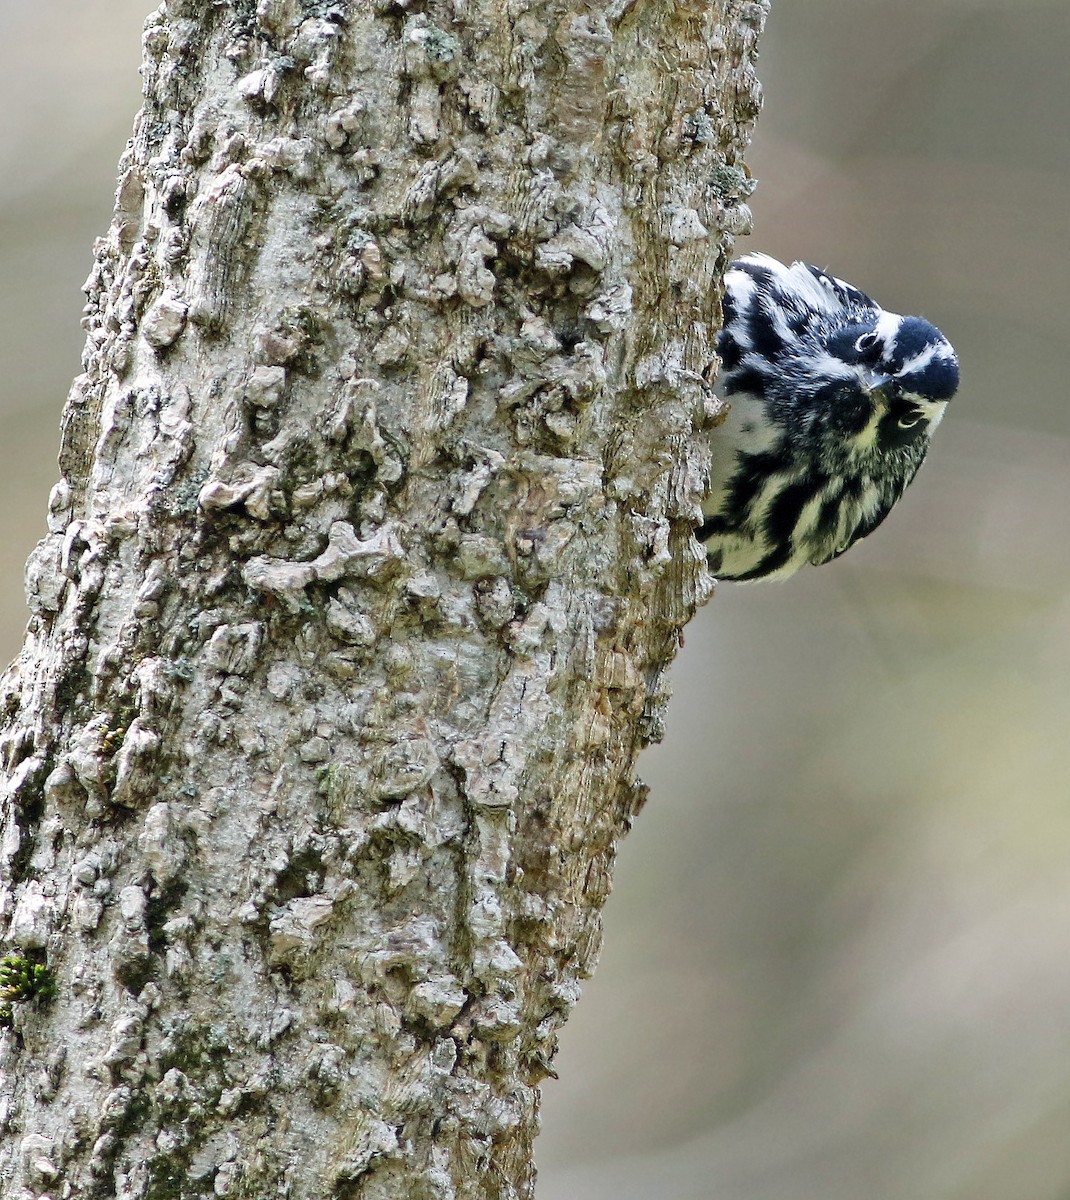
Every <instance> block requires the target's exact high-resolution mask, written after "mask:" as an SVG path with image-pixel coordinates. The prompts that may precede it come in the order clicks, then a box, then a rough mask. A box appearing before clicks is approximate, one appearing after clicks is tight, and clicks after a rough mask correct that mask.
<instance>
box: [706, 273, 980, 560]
mask: <svg viewBox="0 0 1070 1200" xmlns="http://www.w3.org/2000/svg"><path fill="white" fill-rule="evenodd" d="M717 350H718V353H719V354H720V356H721V362H722V367H721V376H720V386H719V390H720V392H721V394H722V395H723V396H724V397H725V398H726V399H727V400H728V401H729V403H730V405H731V411H730V412H729V414H728V417H727V419H726V420H725V421H724V423H723V424H721V425H719V426H718V427H717V428H716V429H714V430H713V436H712V445H713V461H712V466H711V471H710V480H711V489H712V490H711V491H710V494H709V496H708V497H707V498H706V500H705V501H704V503H703V512H704V514H705V517H706V520H705V521H704V522H703V524H702V525H701V526H700V528H699V530H698V536H699V538H700V539H701V540H702V541H704V542H705V544H706V549H707V551H708V553H709V558H710V569H711V570H712V571H713V573H714V574H715V575H717V576H718V577H719V578H721V579H737V580H751V579H779V578H783V577H784V576H787V575H791V574H792V573H793V572H795V571H797V570H798V569H799V567H801V566H803V565H804V564H805V563H815V564H816V563H824V562H828V561H829V559H832V558H835V557H837V555H840V554H842V553H843V552H844V551H845V550H847V549H848V548H849V547H851V546H853V545H854V543H855V542H857V541H858V540H859V538H864V537H865V536H866V535H867V534H868V533H871V532H872V531H873V530H874V529H876V527H877V526H878V525H879V524H880V523H881V521H883V520H884V518H885V517H886V516H887V515H888V513H889V512H890V511H891V509H892V507H893V506H894V505H895V503H896V501H897V500H898V499H899V498H900V497H901V496H902V494H903V492H904V490H905V489H906V486H907V484H908V483H910V481H911V480H912V479H913V478H914V475H915V473H916V472H917V469H918V467H920V466H921V463H922V460H923V459H924V458H925V452H926V451H927V450H928V448H929V439H930V437H931V436H932V432H933V430H934V429H935V428H936V426H937V425H939V423H940V419H941V417H943V415H944V409H945V408H946V407H947V402H948V400H949V399H950V398H951V397H952V396H953V395H954V393H955V390H956V388H957V387H958V382H959V368H958V360H957V359H956V357H955V351H954V350H953V349H952V348H951V344H950V343H949V342H948V340H947V338H945V337H944V335H943V334H942V333H941V332H940V330H939V329H937V328H936V327H935V326H934V325H930V324H929V322H928V321H924V320H922V319H921V318H920V317H901V316H899V315H898V314H896V313H889V312H884V310H883V309H881V308H880V306H879V305H877V304H876V303H875V302H874V301H873V300H871V299H870V298H869V297H868V296H867V295H866V294H865V293H864V292H860V291H859V290H858V289H857V288H854V287H852V286H851V285H850V284H849V283H844V282H843V280H841V279H836V278H834V277H833V276H831V275H828V274H826V273H825V272H824V271H822V270H820V269H819V268H817V267H812V266H809V265H807V264H806V263H800V262H796V263H792V264H791V266H788V267H786V266H784V265H783V264H782V263H779V262H777V261H776V259H774V258H769V257H768V256H767V255H764V254H750V255H747V257H746V258H741V259H740V260H739V261H738V262H735V263H733V264H732V266H731V267H730V268H729V270H728V272H727V273H726V275H725V299H724V328H723V329H722V331H721V334H720V337H719V339H718V344H717Z"/></svg>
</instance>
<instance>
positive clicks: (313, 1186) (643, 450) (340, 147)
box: [0, 0, 766, 1200]
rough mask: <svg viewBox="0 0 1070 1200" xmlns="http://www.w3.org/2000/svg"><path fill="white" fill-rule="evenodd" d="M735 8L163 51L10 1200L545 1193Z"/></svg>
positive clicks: (479, 20) (129, 200)
mask: <svg viewBox="0 0 1070 1200" xmlns="http://www.w3.org/2000/svg"><path fill="white" fill-rule="evenodd" d="M765 7H766V5H765V4H764V3H740V2H737V0H710V2H708V3H707V2H703V0H692V2H691V3H680V2H677V0H614V2H612V3H587V2H583V0H554V2H546V3H543V2H541V0H530V2H524V3H521V2H518V0H451V2H447V0H437V2H428V3H426V4H422V3H416V2H415V0H414V2H412V3H406V2H404V0H396V2H393V3H392V2H390V0H374V2H368V0H360V2H358V0H339V2H337V3H329V2H327V0H260V2H259V3H258V4H257V3H254V2H253V0H215V2H212V3H209V2H206V0H167V2H166V3H165V4H164V6H163V7H162V8H161V9H160V10H159V12H158V13H156V14H155V15H153V16H152V17H150V18H149V20H148V22H147V25H146V32H145V63H144V85H145V106H144V109H143V111H142V112H141V114H140V115H139V117H138V120H137V124H136V129H135V134H134V137H133V139H132V141H131V143H130V146H129V149H128V152H127V154H126V156H125V158H124V160H123V163H122V164H121V182H120V186H119V189H118V194H117V206H116V215H115V220H114V222H113V225H112V227H111V230H110V232H109V234H108V236H107V237H106V238H104V239H102V240H101V241H100V243H99V244H98V246H97V258H96V265H95V268H94V270H93V273H92V275H91V277H90V280H89V283H88V285H87V290H88V296H89V303H88V307H87V329H88V343H87V347H86V353H85V361H84V367H85V373H84V374H83V375H81V376H80V377H79V378H78V379H77V380H76V382H75V385H74V387H73V389H72V391H71V394H70V397H69V399H68V402H67V407H66V410H65V413H64V422H63V440H62V450H61V455H60V467H61V472H62V478H61V481H60V482H59V483H58V484H57V486H56V487H55V489H54V490H53V493H52V497H51V501H50V508H49V533H48V535H47V537H45V539H44V540H43V541H42V542H41V543H40V545H39V546H38V548H37V550H36V551H35V553H34V554H33V556H32V558H31V561H30V564H29V567H28V576H27V578H28V585H27V590H28V596H29V602H30V606H31V612H32V619H31V622H30V626H29V630H28V634H27V639H26V644H25V647H24V649H23V652H22V654H21V656H20V658H19V659H18V660H17V662H16V663H15V664H13V666H12V668H11V669H10V670H9V672H8V675H7V677H6V686H5V694H4V703H5V706H6V707H5V710H4V720H5V733H4V737H3V742H2V751H3V763H4V766H5V769H6V771H5V774H6V785H5V793H4V799H3V808H2V810H0V813H2V846H0V869H2V889H0V919H2V928H3V931H4V933H5V937H6V940H5V943H4V945H5V948H6V951H7V954H8V957H7V959H5V964H6V965H5V966H4V968H3V972H4V973H0V985H3V991H4V993H5V994H6V996H7V998H8V1004H7V1006H6V1010H4V1011H2V1012H0V1023H3V1024H5V1025H6V1026H7V1028H6V1029H5V1031H4V1032H3V1033H2V1034H0V1135H2V1138H0V1190H2V1193H3V1195H4V1196H5V1197H18V1198H20V1200H21V1198H23V1197H39V1196H48V1197H50V1198H54V1200H58V1198H60V1197H70V1196H78V1197H81V1196H86V1197H89V1196H118V1197H122V1198H124V1200H127V1198H135V1197H137V1198H142V1197H149V1198H155V1200H163V1198H164V1197H194V1196H208V1195H213V1194H214V1195H225V1196H233V1197H268V1196H288V1197H294V1198H304V1197H307V1198H312V1197H316V1198H321V1197H331V1196H334V1197H340V1198H341V1197H363V1198H368V1200H371V1198H373V1197H374V1198H383V1200H386V1198H388V1197H389V1198H394V1197H397V1198H400V1197H427V1198H428V1200H431V1198H434V1200H447V1198H452V1197H510V1196H530V1195H531V1194H532V1189H533V1179H534V1170H533V1166H532V1141H533V1138H534V1135H535V1132H536V1128H537V1116H538V1085H539V1082H540V1080H541V1079H542V1078H543V1077H544V1076H545V1075H546V1074H547V1073H548V1072H549V1071H550V1069H551V1067H550V1062H551V1059H552V1057H553V1053H554V1047H555V1035H556V1031H557V1029H558V1028H559V1026H560V1024H561V1023H562V1021H563V1020H564V1019H565V1017H566V1015H567V1013H568V1011H569V1009H570V1007H571V1006H572V1004H573V1003H574V1001H575V999H576V996H577V992H578V981H579V980H580V979H582V978H583V977H584V976H585V975H587V974H589V973H590V971H591V970H592V968H593V966H594V962H595V958H596V955H597V951H598V946H599V941H600V917H599V913H600V909H601V906H602V904H603V902H604V900H605V898H606V895H607V893H608V891H609V886H610V876H611V866H612V861H613V855H614V849H615V846H616V843H617V841H618V839H619V838H620V837H621V836H622V834H623V833H624V832H625V831H626V830H627V828H628V826H629V823H630V821H631V820H632V818H633V816H634V814H635V812H636V810H637V808H638V806H639V804H640V802H641V798H642V788H641V786H640V785H639V784H637V782H636V781H635V779H634V766H635V759H636V754H637V753H638V751H639V749H640V748H641V747H642V745H643V744H644V743H645V742H646V741H647V740H649V738H650V737H652V736H655V735H656V732H657V729H658V726H659V722H660V714H661V708H662V705H663V703H664V689H663V688H662V687H661V686H660V684H659V680H660V678H661V674H662V671H663V669H664V667H665V666H666V664H667V663H668V661H669V659H670V658H671V655H672V653H673V650H674V648H675V645H676V643H677V639H678V635H679V630H680V628H681V627H682V625H683V623H684V622H685V621H686V620H687V618H688V617H689V616H690V615H691V613H692V612H693V610H694V608H695V606H696V605H697V604H698V603H700V602H701V601H702V600H703V599H704V598H705V596H706V595H707V591H708V579H707V576H706V573H705V568H704V566H703V563H702V556H701V553H700V551H699V548H698V547H697V545H696V543H695V541H694V539H693V538H692V536H691V528H692V523H693V521H694V520H695V519H696V517H697V515H698V508H697V503H698V500H699V497H700V494H701V491H702V487H703V475H704V463H705V455H704V450H703V444H702V436H701V431H702V428H703V426H704V424H706V423H708V421H709V420H710V419H711V418H712V417H713V416H714V415H715V413H716V410H717V401H716V400H715V398H714V396H713V393H712V391H711V388H710V379H711V373H712V367H713V365H714V354H713V335H714V333H715V331H716V328H717V321H718V315H719V307H718V284H719V279H720V274H721V271H722V270H723V267H724V265H725V262H726V261H727V257H728V254H729V252H730V249H731V235H732V234H733V233H734V232H739V231H740V230H741V229H742V228H743V227H744V226H745V225H746V223H747V220H748V214H747V210H746V206H745V204H743V203H742V201H743V199H744V198H745V195H746V192H747V179H746V175H745V172H744V170H743V168H742V159H741V154H742V150H743V148H744V146H745V143H746V139H747V133H748V129H749V126H750V123H751V121H752V120H753V118H754V116H755V114H756V112H757V108H758V87H757V84H756V81H755V79H754V76H753V73H752V69H751V59H752V55H753V50H754V45H755V41H756V38H757V36H758V34H759V31H760V27H761V25H762V22H763V19H764V15H765ZM52 993H54V995H53V994H52Z"/></svg>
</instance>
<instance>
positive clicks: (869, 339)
mask: <svg viewBox="0 0 1070 1200" xmlns="http://www.w3.org/2000/svg"><path fill="white" fill-rule="evenodd" d="M877 345H878V338H877V335H876V334H875V333H864V334H862V336H861V337H860V338H859V339H858V340H857V341H856V342H855V349H856V350H857V351H858V353H859V354H869V353H870V351H872V350H876V348H877Z"/></svg>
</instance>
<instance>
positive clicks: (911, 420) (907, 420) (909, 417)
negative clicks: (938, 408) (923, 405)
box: [899, 412, 922, 429]
mask: <svg viewBox="0 0 1070 1200" xmlns="http://www.w3.org/2000/svg"><path fill="white" fill-rule="evenodd" d="M921 419H922V414H921V413H920V412H908V413H907V414H906V415H905V416H902V417H900V418H899V428H900V429H913V428H914V426H915V425H917V424H918V422H919V421H920V420H921Z"/></svg>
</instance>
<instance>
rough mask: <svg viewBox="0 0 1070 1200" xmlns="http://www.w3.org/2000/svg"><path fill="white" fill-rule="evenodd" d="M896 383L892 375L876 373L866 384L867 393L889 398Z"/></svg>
mask: <svg viewBox="0 0 1070 1200" xmlns="http://www.w3.org/2000/svg"><path fill="white" fill-rule="evenodd" d="M894 385H895V380H894V379H893V378H892V377H891V375H874V376H872V377H871V378H870V381H869V383H868V384H867V385H866V395H867V396H881V397H882V398H883V399H885V400H887V399H888V398H889V397H890V396H891V394H892V389H893V387H894Z"/></svg>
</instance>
